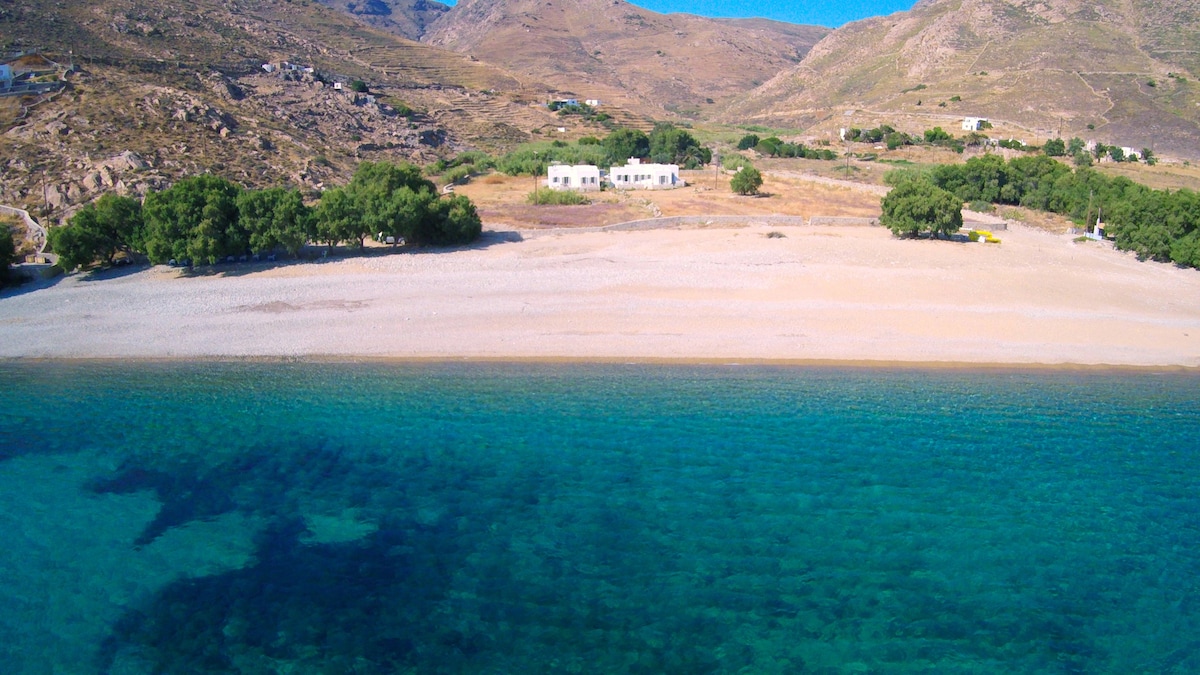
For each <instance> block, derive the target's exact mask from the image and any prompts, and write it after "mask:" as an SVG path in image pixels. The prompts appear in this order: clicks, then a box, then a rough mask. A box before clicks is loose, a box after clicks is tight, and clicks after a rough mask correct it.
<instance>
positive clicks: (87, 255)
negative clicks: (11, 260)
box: [47, 193, 142, 270]
mask: <svg viewBox="0 0 1200 675" xmlns="http://www.w3.org/2000/svg"><path fill="white" fill-rule="evenodd" d="M141 234H142V203H141V202H139V201H138V200H136V199H133V198H131V197H119V196H117V195H115V194H111V193H110V194H106V195H104V196H102V197H100V199H99V200H97V201H95V202H93V203H91V204H87V205H85V206H84V207H83V208H81V209H79V210H78V211H76V212H75V215H73V216H71V220H70V221H69V222H68V224H67V226H66V227H55V228H51V229H50V231H49V232H48V233H47V237H48V238H49V243H50V248H51V249H53V250H54V252H55V253H57V254H58V257H59V264H60V265H61V266H62V268H63V269H65V270H73V269H75V268H76V267H81V266H86V265H90V264H91V263H93V262H95V261H96V260H102V261H104V262H106V263H108V264H112V262H113V260H114V259H115V258H116V255H117V253H119V252H122V251H125V252H130V251H132V250H134V248H136V247H137V246H138V245H139V244H140V239H141Z"/></svg>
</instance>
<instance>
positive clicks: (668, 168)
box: [609, 158, 686, 190]
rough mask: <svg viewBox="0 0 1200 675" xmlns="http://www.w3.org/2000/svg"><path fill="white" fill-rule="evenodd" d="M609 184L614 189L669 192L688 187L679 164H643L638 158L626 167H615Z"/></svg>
mask: <svg viewBox="0 0 1200 675" xmlns="http://www.w3.org/2000/svg"><path fill="white" fill-rule="evenodd" d="M609 182H610V183H612V184H613V187H618V188H625V189H642V190H669V189H671V188H676V187H683V186H684V185H686V183H684V182H683V180H681V179H680V178H679V165H678V164H642V162H641V160H639V159H636V158H631V159H630V160H629V163H628V164H626V165H625V166H622V167H613V169H612V171H611V172H610V173H609Z"/></svg>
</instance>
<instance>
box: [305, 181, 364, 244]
mask: <svg viewBox="0 0 1200 675" xmlns="http://www.w3.org/2000/svg"><path fill="white" fill-rule="evenodd" d="M314 221H315V227H314V229H315V231H316V237H317V240H318V241H323V242H325V243H326V244H328V245H329V246H337V245H338V244H340V243H341V242H343V241H353V240H357V241H360V242H361V241H362V237H366V236H367V233H369V232H370V231H371V230H370V229H369V228H367V226H366V224H365V223H364V222H363V218H362V213H361V212H360V211H359V210H358V205H357V204H355V200H354V198H353V197H352V196H351V195H350V192H349V191H348V190H347V189H346V188H344V187H335V188H330V189H328V190H326V191H325V192H323V193H321V202H320V203H319V204H317V209H316V214H315V216H314Z"/></svg>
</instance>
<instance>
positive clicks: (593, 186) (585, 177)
mask: <svg viewBox="0 0 1200 675" xmlns="http://www.w3.org/2000/svg"><path fill="white" fill-rule="evenodd" d="M549 175H550V177H549V178H548V179H547V180H546V185H547V186H549V187H550V189H552V190H583V191H591V190H599V189H600V169H599V168H598V167H596V166H595V165H592V164H551V165H550V168H549Z"/></svg>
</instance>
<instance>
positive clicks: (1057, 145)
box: [1042, 138, 1067, 157]
mask: <svg viewBox="0 0 1200 675" xmlns="http://www.w3.org/2000/svg"><path fill="white" fill-rule="evenodd" d="M1042 152H1044V153H1046V156H1047V157H1062V156H1063V155H1065V154H1067V144H1066V142H1064V141H1063V139H1061V138H1051V139H1050V140H1048V141H1046V143H1045V145H1043V146H1042Z"/></svg>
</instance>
